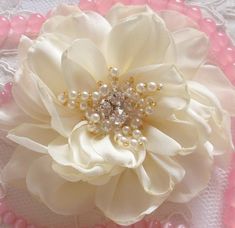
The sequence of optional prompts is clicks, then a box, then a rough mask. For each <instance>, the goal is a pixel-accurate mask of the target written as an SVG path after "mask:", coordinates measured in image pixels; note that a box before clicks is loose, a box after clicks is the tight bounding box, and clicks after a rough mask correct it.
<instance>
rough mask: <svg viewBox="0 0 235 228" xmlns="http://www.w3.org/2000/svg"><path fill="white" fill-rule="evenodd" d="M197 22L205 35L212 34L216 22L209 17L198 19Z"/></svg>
mask: <svg viewBox="0 0 235 228" xmlns="http://www.w3.org/2000/svg"><path fill="white" fill-rule="evenodd" d="M199 24H200V28H201V30H202V31H203V32H205V33H206V34H207V35H211V34H213V33H214V32H215V30H216V24H215V22H214V20H212V19H211V18H203V19H201V20H200V22H199Z"/></svg>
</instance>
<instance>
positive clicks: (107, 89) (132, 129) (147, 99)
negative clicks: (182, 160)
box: [58, 67, 163, 149]
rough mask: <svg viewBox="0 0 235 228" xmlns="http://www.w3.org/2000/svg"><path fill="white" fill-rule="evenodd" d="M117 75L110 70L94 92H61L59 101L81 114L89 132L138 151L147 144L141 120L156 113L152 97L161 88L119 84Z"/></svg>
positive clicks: (157, 85)
mask: <svg viewBox="0 0 235 228" xmlns="http://www.w3.org/2000/svg"><path fill="white" fill-rule="evenodd" d="M118 76H119V72H118V69H117V68H115V67H112V68H110V83H108V84H106V83H103V82H98V83H97V89H96V90H95V91H93V92H88V91H70V92H63V93H61V94H59V95H58V101H59V102H60V103H61V104H62V105H64V106H67V107H68V108H69V109H71V110H74V109H78V110H80V111H81V112H82V113H84V117H85V119H86V120H87V121H88V125H87V128H88V131H89V132H91V133H95V134H110V135H113V137H114V141H115V142H116V143H117V144H118V145H119V146H123V147H125V148H127V147H128V148H129V147H130V148H132V149H138V148H139V146H143V145H145V144H146V143H147V139H146V137H144V136H143V134H142V132H141V129H142V127H143V119H144V118H145V117H146V116H149V115H152V114H153V113H154V112H155V109H156V107H157V103H156V101H155V99H154V96H155V95H156V92H157V91H160V90H161V89H162V87H163V85H162V84H161V83H159V84H157V83H155V82H147V83H144V82H138V83H135V81H134V78H132V77H131V78H129V79H128V80H127V81H120V80H119V77H118Z"/></svg>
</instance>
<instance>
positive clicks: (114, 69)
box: [109, 67, 118, 77]
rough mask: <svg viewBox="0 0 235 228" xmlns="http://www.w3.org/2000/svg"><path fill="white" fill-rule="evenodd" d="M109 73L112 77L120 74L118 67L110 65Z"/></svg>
mask: <svg viewBox="0 0 235 228" xmlns="http://www.w3.org/2000/svg"><path fill="white" fill-rule="evenodd" d="M109 73H110V75H111V76H112V77H117V76H118V68H116V67H110V69H109Z"/></svg>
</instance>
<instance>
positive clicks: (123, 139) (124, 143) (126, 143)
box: [120, 136, 129, 146]
mask: <svg viewBox="0 0 235 228" xmlns="http://www.w3.org/2000/svg"><path fill="white" fill-rule="evenodd" d="M120 141H121V143H122V144H123V146H129V140H128V138H126V137H124V136H123V137H121V139H120Z"/></svg>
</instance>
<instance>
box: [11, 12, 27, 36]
mask: <svg viewBox="0 0 235 228" xmlns="http://www.w3.org/2000/svg"><path fill="white" fill-rule="evenodd" d="M26 27H27V20H26V18H25V17H23V16H20V15H17V16H14V17H12V18H11V28H12V30H13V31H14V33H19V34H23V33H24V32H25V31H26Z"/></svg>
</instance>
